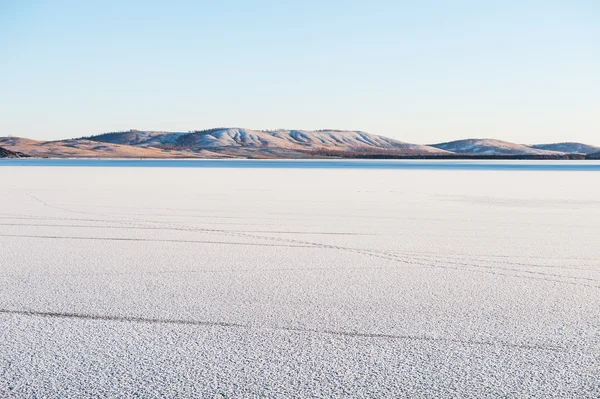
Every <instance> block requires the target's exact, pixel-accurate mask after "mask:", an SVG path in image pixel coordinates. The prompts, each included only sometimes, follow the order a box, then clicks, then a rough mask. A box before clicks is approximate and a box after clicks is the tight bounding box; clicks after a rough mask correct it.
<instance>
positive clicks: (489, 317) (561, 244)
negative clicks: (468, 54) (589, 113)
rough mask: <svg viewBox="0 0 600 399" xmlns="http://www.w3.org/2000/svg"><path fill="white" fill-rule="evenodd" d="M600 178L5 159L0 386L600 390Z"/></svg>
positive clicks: (466, 393)
mask: <svg viewBox="0 0 600 399" xmlns="http://www.w3.org/2000/svg"><path fill="white" fill-rule="evenodd" d="M597 181H598V175H597V172H551V171H544V172H530V171H456V170H452V171H444V170H433V171H425V170H356V169H352V170H342V169H336V170H322V169H220V168H215V169H212V168H198V169H194V168H192V169H188V168H102V167H97V168H86V167H10V166H6V167H0V187H1V195H0V397H17V398H42V397H43V398H67V397H72V398H84V397H143V398H152V397H207V398H219V397H227V398H237V397H243V398H246V397H247V398H254V397H277V398H280V397H281V398H285V397H316V398H335V397H360V398H392V397H394V398H396V397H411V398H414V397H425V398H444V397H452V398H459V397H461V398H485V397H494V398H495V397H510V398H518V397H536V398H553V397H564V398H575V397H577V398H597V397H599V396H600V223H599V222H600V188H599V186H598V184H597Z"/></svg>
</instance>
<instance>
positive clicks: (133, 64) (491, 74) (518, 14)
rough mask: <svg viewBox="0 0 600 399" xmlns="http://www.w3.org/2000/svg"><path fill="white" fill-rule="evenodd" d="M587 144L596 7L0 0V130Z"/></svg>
mask: <svg viewBox="0 0 600 399" xmlns="http://www.w3.org/2000/svg"><path fill="white" fill-rule="evenodd" d="M219 126H227V127H246V128H253V129H276V128H292V129H323V128H335V129H352V130H364V131H368V132H371V133H375V134H381V135H384V136H389V137H394V138H396V139H399V140H403V141H408V142H414V143H435V142H442V141H449V140H454V139H461V138H470V137H493V138H497V139H501V140H508V141H513V142H519V143H544V142H558V141H580V142H586V143H589V144H596V145H600V1H597V0H571V1H568V0H562V1H552V0H546V1H542V0H518V1H517V0H507V1H484V0H472V1H465V0H456V1H442V0H437V1H435V0H424V1H400V0H396V1H378V0H373V1H368V2H366V1H352V0H346V1H318V0H305V1H289V2H288V1H241V0H229V1H191V0H190V1H175V0H173V1H141V0H134V1H118V0H106V1H75V0H71V1H66V0H55V1H50V0H48V1H41V0H37V1H36V0H22V1H19V0H0V136H6V135H14V136H23V137H29V138H35V139H45V140H50V139H60V138H70V137H79V136H84V135H90V134H97V133H102V132H108V131H120V130H128V129H148V130H170V131H188V130H199V129H205V128H211V127H219Z"/></svg>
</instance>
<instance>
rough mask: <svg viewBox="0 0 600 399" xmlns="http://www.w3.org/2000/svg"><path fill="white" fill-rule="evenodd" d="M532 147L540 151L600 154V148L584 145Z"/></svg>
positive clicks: (568, 144) (543, 145) (566, 144)
mask: <svg viewBox="0 0 600 399" xmlns="http://www.w3.org/2000/svg"><path fill="white" fill-rule="evenodd" d="M530 147H531V148H536V149H539V150H548V151H560V152H565V153H569V154H593V153H596V152H600V147H596V146H594V145H589V144H583V143H553V144H534V145H531V146H530Z"/></svg>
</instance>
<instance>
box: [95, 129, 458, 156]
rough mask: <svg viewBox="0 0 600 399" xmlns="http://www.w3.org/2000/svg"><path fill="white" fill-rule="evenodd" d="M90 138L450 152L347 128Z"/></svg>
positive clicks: (248, 147) (241, 148) (233, 151)
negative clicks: (346, 129) (347, 129)
mask: <svg viewBox="0 0 600 399" xmlns="http://www.w3.org/2000/svg"><path fill="white" fill-rule="evenodd" d="M88 138H89V139H90V140H94V141H100V142H107V143H115V144H127V145H134V146H138V147H156V148H169V149H177V150H181V151H197V150H198V149H209V150H211V151H214V152H218V153H221V154H225V155H231V156H251V155H254V156H257V155H264V156H268V157H280V156H283V157H290V156H294V157H296V156H300V157H301V156H304V157H307V156H311V155H318V154H322V153H324V152H327V151H329V152H333V153H335V152H340V153H341V152H348V151H350V152H364V153H381V154H385V153H393V154H395V155H442V154H448V152H447V151H444V150H441V149H438V148H434V147H430V146H426V145H420V144H409V143H405V142H402V141H398V140H394V139H391V138H388V137H383V136H378V135H374V134H370V133H366V132H361V131H345V130H319V131H306V130H268V131H263V130H252V129H243V128H218V129H210V130H203V131H196V132H187V133H182V132H156V131H137V130H132V131H128V132H120V133H107V134H101V135H98V136H91V137H88Z"/></svg>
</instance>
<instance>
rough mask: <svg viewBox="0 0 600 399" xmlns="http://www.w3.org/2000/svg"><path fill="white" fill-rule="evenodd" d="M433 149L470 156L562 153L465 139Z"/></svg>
mask: <svg viewBox="0 0 600 399" xmlns="http://www.w3.org/2000/svg"><path fill="white" fill-rule="evenodd" d="M432 147H435V148H440V149H443V150H446V151H451V152H454V153H457V154H469V155H557V154H563V152H560V151H548V150H543V149H537V148H531V147H528V146H526V145H522V144H515V143H509V142H508V141H502V140H495V139H465V140H456V141H450V142H447V143H439V144H432Z"/></svg>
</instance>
